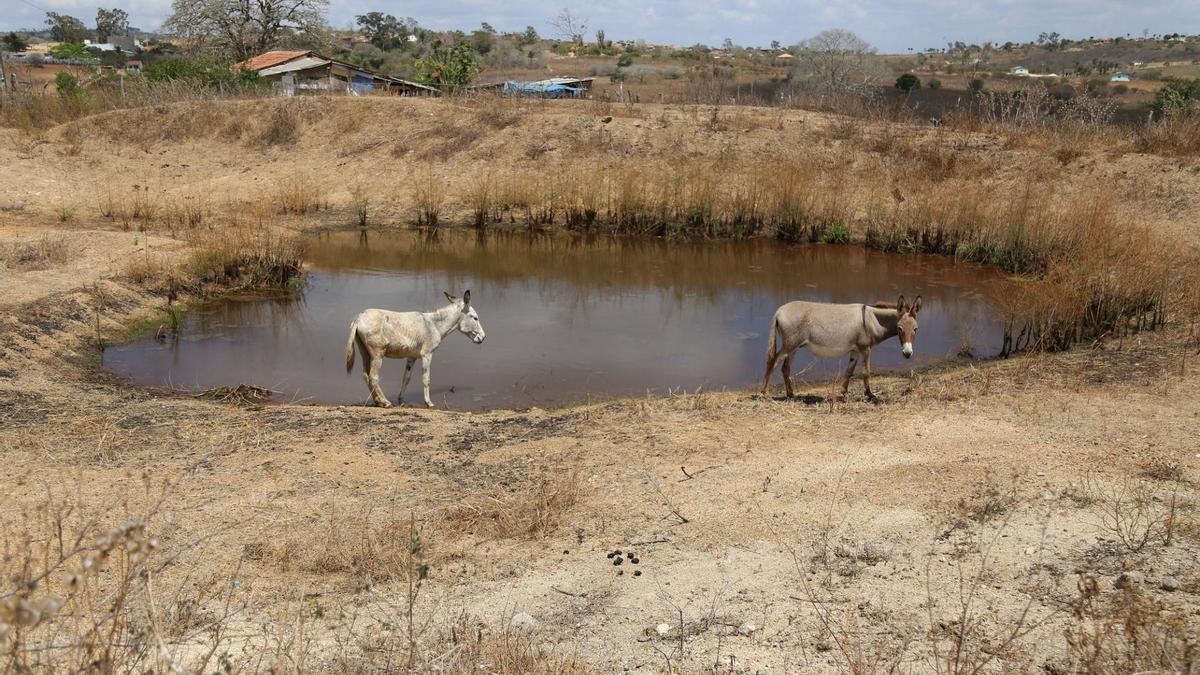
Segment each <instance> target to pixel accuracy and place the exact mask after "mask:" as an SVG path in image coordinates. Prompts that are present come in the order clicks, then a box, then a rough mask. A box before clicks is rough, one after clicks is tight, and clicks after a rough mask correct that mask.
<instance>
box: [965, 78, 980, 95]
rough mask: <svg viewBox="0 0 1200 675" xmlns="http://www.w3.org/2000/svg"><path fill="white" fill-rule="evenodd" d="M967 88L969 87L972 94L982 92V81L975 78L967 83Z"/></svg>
mask: <svg viewBox="0 0 1200 675" xmlns="http://www.w3.org/2000/svg"><path fill="white" fill-rule="evenodd" d="M967 87H969V88H970V89H971V91H973V92H976V93H978V92H981V91H983V80H981V79H979V78H975V79H973V80H971V81H970V82H968V83H967Z"/></svg>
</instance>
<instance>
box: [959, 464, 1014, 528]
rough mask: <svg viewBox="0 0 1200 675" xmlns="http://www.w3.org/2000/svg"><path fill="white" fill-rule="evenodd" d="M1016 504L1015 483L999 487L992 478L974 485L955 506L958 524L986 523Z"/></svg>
mask: <svg viewBox="0 0 1200 675" xmlns="http://www.w3.org/2000/svg"><path fill="white" fill-rule="evenodd" d="M1016 504H1017V489H1016V481H1015V480H1014V481H1013V484H1011V485H1009V486H1008V487H1001V486H1000V484H998V483H997V482H996V480H995V479H994V478H993V477H992V476H988V477H986V478H985V479H984V480H982V481H980V482H978V483H976V484H975V487H974V489H973V490H972V492H971V493H970V494H968V495H967V496H965V497H962V498H961V499H959V500H958V502H957V503H956V504H955V514H956V517H957V518H958V520H959V522H963V521H969V522H972V523H979V524H983V523H987V522H990V521H992V520H995V519H996V518H999V517H1000V516H1003V515H1005V514H1006V513H1008V512H1009V511H1010V510H1011V509H1012V508H1013V507H1014V506H1016Z"/></svg>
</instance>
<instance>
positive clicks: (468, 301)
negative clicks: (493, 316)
mask: <svg viewBox="0 0 1200 675" xmlns="http://www.w3.org/2000/svg"><path fill="white" fill-rule="evenodd" d="M469 304H471V291H467V292H465V293H463V307H466V306H467V305H469Z"/></svg>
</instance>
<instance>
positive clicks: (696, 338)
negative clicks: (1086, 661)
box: [103, 230, 1001, 409]
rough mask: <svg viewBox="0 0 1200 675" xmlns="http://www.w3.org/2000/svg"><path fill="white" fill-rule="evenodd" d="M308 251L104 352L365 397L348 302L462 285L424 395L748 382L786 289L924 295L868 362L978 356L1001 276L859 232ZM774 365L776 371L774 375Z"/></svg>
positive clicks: (160, 374) (569, 392)
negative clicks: (912, 347)
mask: <svg viewBox="0 0 1200 675" xmlns="http://www.w3.org/2000/svg"><path fill="white" fill-rule="evenodd" d="M309 257H310V260H311V265H312V272H311V275H310V277H309V280H308V283H307V285H306V287H305V289H304V291H303V293H301V294H299V295H298V296H297V297H294V298H290V299H261V298H260V299H245V298H243V299H226V300H222V301H220V302H216V303H212V304H211V305H209V306H207V307H205V308H203V309H202V310H199V311H196V312H192V313H190V314H189V315H188V316H187V317H185V319H184V321H183V324H182V327H181V329H180V332H179V335H178V337H177V338H175V339H168V340H165V341H159V340H156V339H155V338H154V336H145V337H143V338H141V339H138V340H136V341H134V342H132V343H129V344H125V345H118V346H114V347H110V348H109V349H107V350H106V351H105V353H104V359H103V361H104V367H105V368H107V369H108V370H110V371H111V372H113V373H116V374H118V375H121V376H123V377H126V378H129V379H130V380H132V381H134V382H137V383H141V384H148V385H156V386H163V385H165V386H170V387H175V388H181V389H186V390H202V389H208V388H211V387H217V386H231V385H236V384H252V385H256V386H260V387H265V388H268V389H271V390H273V391H275V392H278V393H277V394H276V395H275V396H274V400H277V401H279V400H307V401H312V402H320V403H335V404H343V403H344V404H357V403H363V402H366V401H367V400H368V396H367V389H366V386H365V384H364V383H363V379H362V375H361V372H362V371H361V367H360V364H361V361H360V362H359V363H356V365H355V369H354V371H353V372H352V373H351V374H346V372H345V365H344V353H345V351H344V350H345V345H346V337H347V334H348V328H349V324H350V321H351V319H352V318H353V317H354V316H355V315H356V314H357V313H358V312H360V311H361V310H363V309H366V308H368V307H377V308H384V309H394V310H401V311H403V310H431V309H435V308H437V307H439V306H441V305H442V304H444V301H443V298H442V291H443V290H449V291H451V292H454V293H456V294H461V292H462V291H463V290H465V289H470V290H471V297H472V301H473V304H474V305H475V307H476V309H477V311H478V312H479V315H480V319H481V320H482V323H483V326H484V329H485V330H486V331H487V340H486V341H485V342H484V343H483V344H482V345H474V344H472V343H471V342H470V341H469V340H468V339H467V338H466V336H464V335H461V334H459V333H457V332H456V333H453V334H451V335H449V336H447V338H446V339H445V341H444V342H443V343H442V346H441V347H440V348H439V349H438V351H437V352H436V353H435V355H434V358H433V365H432V369H431V371H432V373H431V374H432V385H431V395H432V398H433V399H434V402H435V403H436V404H438V405H439V407H442V406H445V407H450V408H455V409H486V408H507V407H526V406H535V405H536V406H550V405H560V404H569V403H577V402H582V401H587V400H598V399H604V398H612V397H618V396H637V395H647V394H650V395H662V394H666V393H668V392H670V391H680V390H686V391H689V392H692V391H695V390H697V389H698V388H704V389H706V390H726V389H746V388H749V387H752V386H754V385H755V383H756V382H758V381H759V378H761V376H762V370H763V367H764V359H765V353H766V349H767V345H766V340H767V337H766V336H767V331H768V330H769V324H770V320H771V316H772V315H773V314H774V312H775V309H776V308H777V307H778V306H779V305H780V304H782V303H784V302H786V301H789V300H794V299H807V300H814V301H822V302H872V301H875V300H890V301H895V299H896V297H897V296H898V295H899V294H900V293H904V294H906V295H907V296H908V297H909V298H912V297H914V296H916V295H917V294H918V293H920V294H923V295H924V298H925V303H924V305H925V307H924V310H923V311H922V313H921V315H920V324H921V329H920V333H919V335H918V337H917V343H916V354H915V356H914V358H913V359H912V360H910V361H905V360H904V358H903V357H902V356H901V354H900V347H899V344H898V343H897V341H896V340H894V339H893V340H889V341H888V342H886V343H884V344H883V345H881V346H880V347H879V348H877V349H876V350H875V352H874V357H873V363H874V366H875V369H876V370H880V369H887V368H895V367H899V366H903V367H908V366H911V365H918V364H922V363H929V362H932V361H936V360H939V359H945V358H948V357H951V356H953V355H954V354H956V353H957V352H958V351H959V349H960V347H961V346H962V345H963V344H964V341H966V342H969V343H970V344H971V345H973V348H974V353H975V354H976V355H977V356H988V355H993V354H995V353H996V352H997V351H998V349H999V346H1000V340H1001V326H1000V325H999V324H998V322H997V321H996V320H995V319H994V318H991V312H990V311H989V308H990V304H991V303H990V298H992V297H994V295H993V294H994V293H995V292H997V288H998V281H999V280H1000V279H1001V277H1000V275H999V274H998V273H996V272H995V271H994V270H990V269H987V268H983V267H979V266H976V265H968V264H962V263H955V262H954V261H952V260H948V259H946V258H942V257H935V256H914V255H892V254H884V253H879V252H876V251H870V250H867V249H864V248H862V247H860V246H826V245H808V246H794V245H786V244H783V243H780V242H777V241H773V240H768V239H759V240H751V241H727V242H715V243H714V242H696V243H681V242H677V241H660V240H634V239H625V238H609V237H582V236H572V235H566V234H552V235H538V234H528V233H525V232H503V231H500V232H495V231H494V232H489V233H486V234H478V233H475V232H472V231H462V230H459V231H443V232H440V233H438V234H437V235H436V236H433V237H431V236H429V235H427V234H425V233H420V232H412V231H405V232H396V233H375V232H371V233H369V234H368V233H359V232H340V233H332V234H327V235H321V236H320V237H318V238H316V239H315V240H314V241H313V242H312V246H311V247H310V254H309ZM842 365H844V362H843V361H839V362H836V363H835V362H833V361H828V360H826V361H817V360H814V359H813V358H812V357H811V356H809V355H808V354H807V352H804V351H801V352H800V356H799V358H798V364H797V366H796V367H795V369H796V371H798V372H799V375H797V380H798V381H801V380H812V379H822V378H829V377H832V376H834V375H835V374H836V373H837V372H839V371H840V368H841V367H842ZM419 370H420V364H418V365H417V366H416V367H415V369H414V373H413V381H412V382H411V383H410V384H409V389H408V391H407V392H406V396H405V399H406V402H407V403H409V404H414V403H418V402H419V401H420V400H421V392H420V377H419ZM403 372H404V362H403V361H401V360H392V359H388V360H385V361H384V365H383V369H382V371H381V381H382V386H383V388H384V391H385V392H386V393H387V394H388V396H389V397H391V398H392V400H393V401H395V397H396V394H397V393H398V392H399V388H400V382H401V378H402V376H403ZM774 382H775V384H776V385H778V384H780V382H781V380H780V379H779V376H778V374H777V375H776V376H775V379H774ZM854 386H855V387H858V388H859V391H861V384H860V383H858V382H856V383H855V385H854ZM876 390H879V388H878V387H876ZM883 393H884V394H885V395H886V391H885V392H883Z"/></svg>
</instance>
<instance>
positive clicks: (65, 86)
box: [54, 70, 84, 99]
mask: <svg viewBox="0 0 1200 675" xmlns="http://www.w3.org/2000/svg"><path fill="white" fill-rule="evenodd" d="M54 88H55V89H56V90H58V95H59V96H61V97H63V98H65V99H79V98H82V97H83V95H84V93H83V89H82V88H81V87H80V86H79V80H78V79H77V78H76V77H75V76H74V75H72V74H70V73H68V72H67V71H65V70H60V71H58V74H57V75H55V76H54Z"/></svg>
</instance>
